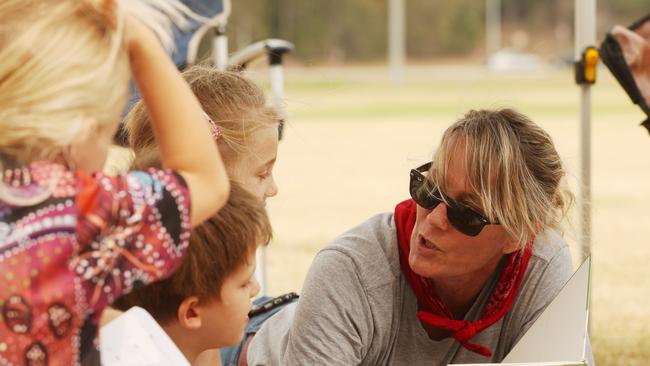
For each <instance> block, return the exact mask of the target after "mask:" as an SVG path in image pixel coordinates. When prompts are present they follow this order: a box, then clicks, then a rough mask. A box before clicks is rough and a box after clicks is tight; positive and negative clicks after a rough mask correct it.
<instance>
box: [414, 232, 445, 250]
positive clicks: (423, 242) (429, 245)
mask: <svg viewBox="0 0 650 366" xmlns="http://www.w3.org/2000/svg"><path fill="white" fill-rule="evenodd" d="M418 245H419V246H420V248H422V249H425V250H427V251H437V252H440V251H441V250H440V248H438V247H437V246H436V245H435V244H433V243H432V242H430V241H428V240H427V239H425V238H424V237H423V236H422V235H418Z"/></svg>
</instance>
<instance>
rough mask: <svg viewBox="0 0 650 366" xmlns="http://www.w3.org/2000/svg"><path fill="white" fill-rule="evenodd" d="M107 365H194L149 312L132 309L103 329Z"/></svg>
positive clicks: (105, 365)
mask: <svg viewBox="0 0 650 366" xmlns="http://www.w3.org/2000/svg"><path fill="white" fill-rule="evenodd" d="M99 338H100V354H101V362H102V365H103V366H190V363H189V362H188V361H187V359H185V357H184V356H183V354H182V353H181V351H180V350H179V349H178V347H176V345H175V344H174V342H173V341H172V340H171V338H169V336H167V333H165V331H164V330H163V329H162V328H161V327H160V325H158V323H156V321H155V320H154V318H152V317H151V315H149V313H148V312H147V311H146V310H144V309H142V308H139V307H132V308H131V309H129V310H128V311H127V312H125V313H124V314H122V315H121V316H119V317H117V318H116V319H115V320H113V321H111V322H110V323H108V324H107V325H105V326H103V327H102V328H101V329H100V334H99Z"/></svg>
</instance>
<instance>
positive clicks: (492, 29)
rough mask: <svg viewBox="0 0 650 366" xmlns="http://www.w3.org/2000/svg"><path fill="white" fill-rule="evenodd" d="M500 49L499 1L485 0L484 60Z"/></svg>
mask: <svg viewBox="0 0 650 366" xmlns="http://www.w3.org/2000/svg"><path fill="white" fill-rule="evenodd" d="M500 49H501V0H485V59H486V60H487V59H489V58H490V56H492V55H493V54H494V53H495V52H497V51H498V50H500Z"/></svg>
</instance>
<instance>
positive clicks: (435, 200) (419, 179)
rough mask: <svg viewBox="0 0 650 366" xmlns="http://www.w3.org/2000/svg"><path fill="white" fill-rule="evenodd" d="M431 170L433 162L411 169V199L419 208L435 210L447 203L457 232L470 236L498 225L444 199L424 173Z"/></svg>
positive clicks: (457, 203) (465, 207) (449, 218)
mask: <svg viewBox="0 0 650 366" xmlns="http://www.w3.org/2000/svg"><path fill="white" fill-rule="evenodd" d="M430 168H431V162H429V163H426V164H424V165H422V166H419V167H417V168H415V169H411V180H410V183H409V192H410V193H411V198H413V200H414V201H415V203H417V204H418V206H420V207H422V208H424V209H427V210H433V209H434V208H436V206H438V205H439V204H440V203H441V202H447V203H446V205H447V219H448V220H449V223H450V224H451V225H452V226H453V227H454V228H456V230H458V231H460V232H461V233H463V234H465V235H468V236H476V235H478V234H479V233H480V232H481V230H483V227H484V226H485V225H498V224H499V222H498V221H497V222H490V220H488V219H487V218H485V216H483V215H481V214H479V213H478V212H476V211H474V210H472V209H471V208H469V207H467V206H466V205H464V204H462V203H460V202H455V201H454V200H452V199H450V198H449V197H445V199H443V196H442V193H440V190H439V189H438V188H437V187H435V186H434V185H433V183H432V182H431V181H430V180H428V179H427V178H426V177H425V176H424V174H423V173H425V172H427V171H428V170H429V169H430Z"/></svg>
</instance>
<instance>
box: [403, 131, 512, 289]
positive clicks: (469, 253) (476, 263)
mask: <svg viewBox="0 0 650 366" xmlns="http://www.w3.org/2000/svg"><path fill="white" fill-rule="evenodd" d="M451 156H452V158H451V159H452V160H451V161H450V164H449V169H448V174H447V177H446V187H447V191H446V192H445V194H446V195H447V196H449V197H450V198H452V199H454V200H455V201H457V202H461V203H466V204H467V205H468V206H470V207H471V206H473V205H471V204H469V203H468V202H470V201H472V200H471V198H472V197H471V195H472V194H471V190H470V189H469V187H470V186H469V182H468V180H467V168H466V165H465V148H464V144H463V143H459V144H457V147H456V149H455V151H454V153H453V154H451ZM474 201H475V200H474ZM516 249H517V246H516V244H515V242H514V241H513V240H511V239H510V237H509V235H508V234H507V232H506V230H505V229H504V228H503V226H501V225H486V226H485V227H483V230H481V232H480V233H479V234H478V235H477V236H467V235H465V234H462V233H461V232H459V231H458V230H457V229H455V228H454V227H453V226H452V225H451V224H450V223H449V220H448V218H447V205H445V204H444V203H441V204H439V205H438V206H436V207H435V208H433V209H430V210H428V209H424V208H422V207H420V206H418V207H417V214H416V221H415V226H414V228H413V234H412V235H411V242H410V254H409V264H410V266H411V268H412V269H413V271H414V272H415V273H417V274H418V275H420V276H422V277H427V278H432V279H434V280H436V279H438V280H441V279H445V280H459V281H472V280H473V279H477V280H479V279H480V280H484V279H485V278H487V277H486V276H489V275H490V274H491V273H492V272H493V271H494V269H495V268H496V266H497V264H498V263H499V260H500V259H501V258H502V256H503V255H504V254H506V253H509V252H512V251H514V250H516Z"/></svg>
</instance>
